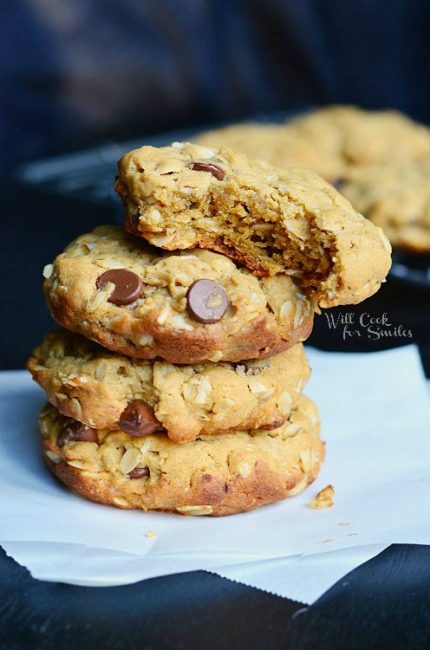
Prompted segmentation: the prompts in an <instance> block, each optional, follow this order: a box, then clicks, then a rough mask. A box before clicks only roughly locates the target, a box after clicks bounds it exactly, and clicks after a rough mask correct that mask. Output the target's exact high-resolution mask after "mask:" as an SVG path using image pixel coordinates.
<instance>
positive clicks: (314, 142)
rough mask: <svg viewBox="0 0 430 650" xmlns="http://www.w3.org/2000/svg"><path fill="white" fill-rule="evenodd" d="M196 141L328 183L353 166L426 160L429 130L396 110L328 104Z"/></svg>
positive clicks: (226, 129) (229, 128) (220, 131)
mask: <svg viewBox="0 0 430 650" xmlns="http://www.w3.org/2000/svg"><path fill="white" fill-rule="evenodd" d="M194 141H195V142H196V143H197V144H201V145H205V146H211V147H217V148H220V147H231V148H232V149H237V150H238V151H241V152H242V153H244V154H246V155H247V156H248V157H250V158H257V159H261V160H264V161H265V162H268V163H270V164H272V165H275V166H277V167H289V166H299V167H306V168H308V169H311V170H312V171H314V172H317V173H318V174H320V175H321V176H322V177H323V178H325V179H326V180H328V181H331V182H335V181H337V180H338V179H339V178H344V177H347V176H348V175H349V173H350V171H351V170H353V169H356V168H362V167H367V166H369V165H370V166H373V165H382V164H392V163H393V162H408V161H411V160H416V159H419V158H422V157H426V156H430V129H429V128H428V127H425V126H422V125H421V124H418V123H416V122H414V121H413V120H411V119H410V118H408V117H407V116H406V115H403V114H402V113H400V112H398V111H393V110H378V111H368V110H364V109H361V108H358V107H354V106H328V107H325V108H321V109H317V110H313V111H310V112H308V113H305V114H304V115H301V116H299V117H296V118H295V119H292V120H289V121H288V122H287V123H286V124H259V123H251V124H234V125H232V126H227V127H224V128H221V129H216V130H213V131H207V132H205V133H201V134H199V135H198V136H197V137H196V138H195V140H194Z"/></svg>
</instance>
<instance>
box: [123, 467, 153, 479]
mask: <svg viewBox="0 0 430 650" xmlns="http://www.w3.org/2000/svg"><path fill="white" fill-rule="evenodd" d="M145 476H149V467H135V468H134V469H132V470H131V472H129V473H128V478H144V477H145Z"/></svg>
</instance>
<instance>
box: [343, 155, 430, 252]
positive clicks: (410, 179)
mask: <svg viewBox="0 0 430 650" xmlns="http://www.w3.org/2000/svg"><path fill="white" fill-rule="evenodd" d="M341 191H342V193H343V194H345V196H346V197H347V198H348V199H349V200H350V201H351V202H352V203H353V204H354V205H355V206H356V207H357V209H358V210H360V211H362V212H363V213H364V214H365V215H366V216H367V217H368V218H369V219H371V220H372V221H373V222H374V223H376V224H377V225H379V226H382V228H383V229H384V231H385V233H386V235H387V236H388V238H389V239H390V241H391V243H392V244H393V246H395V247H397V248H402V249H405V250H410V251H415V252H430V156H429V157H428V158H423V159H422V160H417V161H414V162H410V163H402V164H397V165H394V164H393V165H386V166H382V167H381V166H379V167H373V168H369V169H362V170H356V171H355V172H354V174H353V175H351V176H350V178H349V179H348V180H346V181H345V182H344V183H343V184H342V186H341Z"/></svg>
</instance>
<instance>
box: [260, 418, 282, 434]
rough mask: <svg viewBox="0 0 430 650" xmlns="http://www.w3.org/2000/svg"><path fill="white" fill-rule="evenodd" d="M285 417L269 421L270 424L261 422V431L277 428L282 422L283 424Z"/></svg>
mask: <svg viewBox="0 0 430 650" xmlns="http://www.w3.org/2000/svg"><path fill="white" fill-rule="evenodd" d="M286 419H287V418H280V419H279V420H275V422H271V423H270V424H263V426H261V427H259V428H260V429H261V430H262V431H272V429H278V428H279V427H282V425H283V424H285V422H286Z"/></svg>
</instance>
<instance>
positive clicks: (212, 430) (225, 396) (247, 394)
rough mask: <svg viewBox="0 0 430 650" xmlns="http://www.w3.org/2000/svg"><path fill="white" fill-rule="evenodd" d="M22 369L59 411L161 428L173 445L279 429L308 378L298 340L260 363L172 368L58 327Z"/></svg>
mask: <svg viewBox="0 0 430 650" xmlns="http://www.w3.org/2000/svg"><path fill="white" fill-rule="evenodd" d="M27 367H28V369H29V371H30V372H31V374H32V375H33V379H34V380H35V381H37V382H38V383H39V384H40V386H41V387H42V388H43V389H44V391H45V392H46V394H47V396H48V400H49V401H50V402H51V404H53V405H54V406H56V408H57V409H58V410H59V411H60V413H62V414H63V415H66V416H69V417H71V418H74V419H75V420H78V421H79V422H81V423H83V424H84V425H86V426H87V427H90V428H92V429H122V430H123V431H125V432H127V433H128V434H129V435H131V436H137V437H143V436H147V435H149V434H152V433H155V432H159V431H164V432H165V433H167V435H168V436H169V438H170V439H171V440H174V441H175V442H192V441H193V440H195V439H196V437H198V436H200V435H203V434H205V435H214V434H218V435H219V434H223V433H225V432H226V431H230V430H237V429H241V430H244V429H259V428H262V429H273V428H276V427H279V426H281V425H282V424H283V423H284V422H285V420H286V419H287V417H288V416H289V415H290V413H291V409H292V408H293V406H294V404H295V403H296V401H297V399H298V397H299V394H300V392H301V390H302V389H303V386H304V385H305V383H306V381H307V379H308V377H309V365H308V362H307V359H306V357H305V354H304V351H303V346H302V345H301V344H298V345H295V346H294V347H292V348H290V349H289V350H287V351H286V352H281V353H280V354H276V355H274V356H272V357H270V358H269V359H263V360H259V361H245V362H241V363H238V364H232V363H216V364H215V363H210V362H206V363H203V364H197V365H193V366H190V365H188V366H174V365H172V364H171V363H167V362H166V361H144V360H139V359H131V358H129V357H125V356H121V355H118V354H115V353H112V352H109V351H107V350H105V349H104V348H102V347H101V346H99V345H97V344H96V343H93V342H92V341H88V340H87V339H84V338H83V337H81V336H78V335H77V334H71V333H70V332H65V331H61V332H53V333H52V334H48V335H47V336H46V337H45V339H44V341H43V343H42V345H40V346H39V347H38V348H36V349H35V350H34V352H33V355H32V356H31V357H30V359H29V360H28V362H27Z"/></svg>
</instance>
